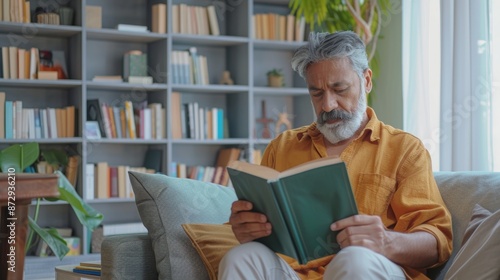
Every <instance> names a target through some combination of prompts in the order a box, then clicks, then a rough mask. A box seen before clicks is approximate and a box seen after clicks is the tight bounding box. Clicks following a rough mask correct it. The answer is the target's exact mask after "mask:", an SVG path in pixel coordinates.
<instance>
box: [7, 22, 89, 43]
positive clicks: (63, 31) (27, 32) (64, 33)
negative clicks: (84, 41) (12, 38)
mask: <svg viewBox="0 0 500 280" xmlns="http://www.w3.org/2000/svg"><path fill="white" fill-rule="evenodd" d="M0 32H1V33H16V34H19V35H22V36H24V37H26V39H29V38H32V37H35V36H47V37H72V36H75V35H78V34H80V33H81V32H82V28H81V27H80V26H72V25H52V24H40V23H17V22H6V21H2V22H0Z"/></svg>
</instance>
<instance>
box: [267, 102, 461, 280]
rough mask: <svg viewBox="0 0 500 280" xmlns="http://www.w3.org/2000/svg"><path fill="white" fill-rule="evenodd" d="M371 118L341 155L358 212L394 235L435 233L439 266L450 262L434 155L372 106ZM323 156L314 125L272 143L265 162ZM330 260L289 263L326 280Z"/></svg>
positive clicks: (417, 274) (286, 164) (415, 275)
mask: <svg viewBox="0 0 500 280" xmlns="http://www.w3.org/2000/svg"><path fill="white" fill-rule="evenodd" d="M367 114H368V118H369V121H368V123H367V125H366V127H365V128H364V129H363V131H362V133H361V134H360V135H359V137H357V138H356V139H355V140H354V141H352V142H351V143H350V144H349V145H348V146H347V147H346V148H345V150H344V151H343V152H342V153H341V154H340V157H341V159H342V160H343V161H344V162H345V163H346V165H347V169H348V173H349V178H350V181H351V184H352V189H353V193H354V196H355V199H356V203H357V205H358V210H359V212H360V213H361V214H367V215H377V216H380V217H381V218H382V221H383V223H384V225H385V226H386V227H387V228H388V229H391V230H394V231H398V232H405V233H410V232H415V231H426V232H428V233H430V234H432V235H434V236H435V237H436V240H437V248H438V252H439V259H438V263H437V264H435V265H439V264H441V263H443V262H445V261H446V260H447V259H448V258H449V257H450V254H451V250H452V228H451V216H450V213H449V212H448V210H447V209H446V207H445V204H444V202H443V200H442V198H441V195H440V193H439V190H438V188H437V185H436V181H435V180H434V176H433V174H432V167H431V160H430V156H429V153H428V152H427V150H426V149H425V147H424V146H423V144H422V142H421V141H420V140H419V139H417V138H416V137H415V136H413V135H411V134H409V133H406V132H404V131H402V130H399V129H395V128H393V127H391V126H389V125H386V124H384V123H383V122H381V121H379V120H378V119H377V116H376V115H375V112H374V111H373V110H372V109H371V108H367ZM322 157H327V153H326V147H325V145H324V142H323V135H322V134H321V133H320V132H319V130H318V129H317V128H316V123H313V124H311V125H309V126H304V127H300V128H297V129H293V130H289V131H285V132H284V133H282V134H281V135H279V136H278V137H277V138H275V139H273V140H272V141H271V143H270V144H269V145H268V147H267V148H266V151H265V152H264V155H263V158H262V162H261V164H262V165H265V166H269V167H272V168H274V169H276V170H278V171H283V170H286V169H288V168H291V167H293V166H296V165H298V164H301V163H303V162H306V161H310V160H313V159H317V158H322ZM424 210H425V211H424ZM329 260H331V258H330V259H326V260H318V261H317V262H314V261H313V262H312V264H308V265H305V266H300V265H298V264H297V263H296V262H293V260H290V259H287V261H289V263H290V264H291V265H292V267H293V268H294V269H295V270H296V271H298V272H300V274H301V275H300V276H301V277H302V278H303V279H321V275H322V273H323V271H324V267H323V266H324V265H326V264H328V262H329ZM403 268H404V270H405V272H406V274H407V277H408V278H411V279H427V277H426V276H425V275H424V273H425V270H417V269H412V268H409V267H403Z"/></svg>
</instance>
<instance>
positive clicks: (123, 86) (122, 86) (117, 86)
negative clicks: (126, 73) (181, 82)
mask: <svg viewBox="0 0 500 280" xmlns="http://www.w3.org/2000/svg"><path fill="white" fill-rule="evenodd" d="M86 84H87V88H88V89H106V90H134V89H138V88H140V89H145V90H147V91H157V90H166V89H167V85H166V84H157V83H154V84H147V85H143V84H130V83H126V82H94V81H87V82H86Z"/></svg>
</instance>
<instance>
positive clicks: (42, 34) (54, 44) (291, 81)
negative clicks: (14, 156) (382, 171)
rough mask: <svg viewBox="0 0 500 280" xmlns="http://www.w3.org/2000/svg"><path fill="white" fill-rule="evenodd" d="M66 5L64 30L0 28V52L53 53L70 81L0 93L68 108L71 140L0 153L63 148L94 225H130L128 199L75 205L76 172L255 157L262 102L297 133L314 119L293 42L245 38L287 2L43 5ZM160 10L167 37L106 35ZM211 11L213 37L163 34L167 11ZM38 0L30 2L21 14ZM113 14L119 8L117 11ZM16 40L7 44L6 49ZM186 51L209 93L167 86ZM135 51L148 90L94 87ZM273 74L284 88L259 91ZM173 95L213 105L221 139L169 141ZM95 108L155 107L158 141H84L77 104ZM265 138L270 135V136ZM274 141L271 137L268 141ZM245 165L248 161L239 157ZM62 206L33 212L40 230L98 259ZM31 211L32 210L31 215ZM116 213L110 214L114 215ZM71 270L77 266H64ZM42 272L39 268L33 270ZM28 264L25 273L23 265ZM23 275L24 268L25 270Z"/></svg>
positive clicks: (26, 103) (261, 142)
mask: <svg viewBox="0 0 500 280" xmlns="http://www.w3.org/2000/svg"><path fill="white" fill-rule="evenodd" d="M59 3H64V4H67V6H69V7H71V8H73V10H74V25H48V24H35V23H15V22H6V21H1V22H0V47H3V46H17V47H19V48H25V49H28V48H31V47H37V48H40V49H57V50H63V51H64V53H65V56H66V61H67V66H68V72H69V77H70V79H67V80H53V81H51V80H21V79H18V80H15V79H0V92H5V93H6V100H7V101H13V100H22V101H23V107H25V108H46V107H64V106H70V105H71V106H75V108H76V109H77V117H76V119H77V127H76V135H75V137H71V138H56V139H0V148H5V147H7V146H8V145H10V144H13V143H26V142H32V141H36V142H39V143H40V148H41V149H44V148H64V149H66V150H68V151H71V152H72V153H74V154H78V155H80V157H81V162H80V165H79V176H78V182H77V186H76V188H77V191H78V193H79V194H80V195H82V197H84V199H85V200H86V201H87V202H88V203H90V204H91V205H92V206H93V207H95V208H96V209H97V210H99V211H101V212H103V214H104V216H105V219H104V223H122V222H123V223H129V222H137V221H140V218H139V215H138V212H137V209H136V208H135V205H134V203H135V202H134V200H133V199H130V198H110V199H92V198H88V197H85V195H84V193H85V186H86V185H87V182H86V178H85V176H82V175H84V174H86V163H95V162H99V161H107V162H108V163H109V165H110V166H112V165H115V166H116V165H130V166H141V165H142V163H143V159H144V155H145V153H146V151H147V150H148V149H159V150H160V151H161V153H162V159H163V160H162V172H163V173H166V174H169V166H170V165H171V164H172V163H174V162H181V163H184V164H187V165H190V164H192V165H213V164H214V162H215V158H216V155H217V151H218V150H219V149H220V148H221V147H234V146H235V147H241V148H243V149H245V150H253V149H261V150H263V149H264V148H265V147H266V145H267V144H268V143H269V141H270V139H263V138H261V137H259V130H261V129H262V128H261V127H260V124H259V123H258V122H256V119H258V118H260V117H261V115H262V107H261V104H262V103H261V102H262V101H265V102H266V116H267V117H271V118H274V119H276V118H277V117H278V115H277V114H278V113H280V112H283V111H286V112H287V113H289V114H291V115H292V124H293V126H294V127H298V126H302V125H307V124H309V123H311V122H312V121H313V119H314V115H313V110H312V106H311V104H310V100H309V96H308V94H307V89H306V88H305V83H304V81H303V79H302V78H300V77H299V76H298V75H297V74H295V73H294V72H293V70H292V69H291V66H290V59H291V57H292V55H293V52H294V50H295V49H296V48H297V47H299V46H300V45H301V44H303V43H302V42H284V41H272V40H260V39H255V38H254V37H253V36H252V29H253V26H252V15H254V14H257V13H277V14H282V15H286V14H288V13H289V9H288V1H284V0H267V1H265V0H255V1H227V2H225V1H222V0H221V1H202V0H190V1H180V0H163V1H141V0H125V1H123V0H108V1H98V0H78V1H63V2H60V1H52V2H50V5H54V6H53V8H57V7H58V6H57V5H59ZM155 3H165V4H166V5H167V29H166V30H167V32H166V33H164V34H159V33H152V32H148V33H138V32H127V31H118V30H116V28H115V27H116V25H117V24H119V23H125V24H136V25H145V26H148V29H149V30H151V20H150V18H151V6H152V5H153V4H155ZM181 3H182V4H187V5H198V6H207V5H209V4H212V5H215V6H216V7H217V8H218V9H217V11H218V12H219V14H218V23H219V27H220V35H219V36H212V35H193V34H180V33H173V32H172V30H173V29H172V24H171V22H170V21H171V19H172V7H173V6H174V5H178V4H181ZM43 4H45V5H47V2H46V1H39V0H38V1H30V6H31V11H32V13H33V11H34V8H35V7H36V6H37V5H43ZM87 5H92V6H101V7H102V28H101V29H96V28H87V27H86V22H85V21H86V15H85V7H86V6H87ZM117 7H119V8H117ZM13 38H16V40H13ZM189 47H196V48H197V52H198V53H199V54H202V55H204V56H206V57H207V64H208V67H209V69H210V71H209V81H210V84H209V85H203V86H202V85H186V84H172V83H169V81H170V80H171V76H170V75H171V73H172V72H173V70H174V69H173V67H174V66H173V63H172V57H171V54H172V51H174V50H186V49H188V48H189ZM132 49H133V50H141V51H143V52H144V53H147V54H148V68H149V74H150V75H151V76H152V77H153V84H149V85H135V84H128V83H112V82H94V81H92V78H93V77H94V76H97V75H121V74H122V57H123V53H125V52H126V51H129V50H132ZM272 68H280V69H282V70H283V73H284V81H285V87H282V88H270V87H267V86H266V84H267V77H266V72H267V71H269V70H270V69H272ZM224 70H229V71H230V73H231V78H232V79H233V81H234V85H219V84H218V83H219V79H220V76H221V74H222V72H223V71H224ZM174 92H179V93H181V99H182V102H183V103H185V102H193V101H197V102H199V103H200V105H202V106H210V107H211V106H216V107H220V108H222V109H223V110H224V113H225V114H226V116H227V119H228V130H229V137H228V138H224V139H218V140H196V139H174V138H173V137H172V130H171V127H172V119H173V118H174V116H172V115H171V114H169V112H171V108H172V106H173V104H172V93H174ZM90 99H99V101H101V102H106V103H108V104H118V105H121V104H122V103H123V101H125V100H132V101H133V102H141V101H147V102H148V103H153V102H156V103H160V104H162V107H163V108H166V127H165V129H166V136H165V137H162V138H161V139H148V140H145V139H125V138H124V139H117V138H111V139H110V138H101V139H88V138H86V137H85V135H84V130H83V128H84V124H85V120H86V116H87V115H86V113H87V112H86V110H87V107H86V105H87V100H90ZM271 131H273V132H274V128H273V127H271ZM273 136H274V135H273ZM247 159H249V160H250V157H247ZM68 207H69V206H68V205H67V204H64V203H43V205H42V211H41V214H40V215H41V216H40V217H39V224H40V225H41V226H53V227H71V228H73V232H74V235H75V236H78V237H80V238H81V240H82V255H81V256H80V258H82V259H85V260H91V259H99V258H100V256H99V255H98V254H92V253H91V252H90V251H89V250H90V234H89V232H87V231H86V230H85V229H84V228H82V226H81V225H80V223H79V222H78V220H77V218H76V217H75V216H74V215H73V214H68V213H70V212H71V211H69V209H68ZM31 210H32V209H31ZM117 213H119V214H117ZM68 259H72V260H73V262H77V261H75V259H78V257H71V258H68ZM47 262H52V263H53V265H52V266H51V267H50V268H51V269H49V270H47V271H50V272H49V273H53V269H52V268H53V267H54V266H55V265H59V264H60V262H59V260H57V259H56V258H55V257H54V258H50V257H49V258H43V260H42V258H37V257H29V258H28V259H27V265H26V271H25V273H26V275H43V273H42V272H40V271H42V270H43V267H46V266H47V265H46V263H47ZM42 263H43V264H44V265H41V264H42ZM30 264H31V265H30ZM30 267H31V268H33V269H32V270H30Z"/></svg>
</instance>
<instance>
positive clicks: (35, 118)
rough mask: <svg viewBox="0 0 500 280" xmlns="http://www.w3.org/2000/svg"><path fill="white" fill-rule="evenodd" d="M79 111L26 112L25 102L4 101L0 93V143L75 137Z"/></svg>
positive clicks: (60, 109) (70, 107)
mask: <svg viewBox="0 0 500 280" xmlns="http://www.w3.org/2000/svg"><path fill="white" fill-rule="evenodd" d="M75 111H76V109H75V107H74V106H67V107H64V108H44V109H42V108H23V102H22V101H5V93H4V92H0V139H54V138H65V137H75V136H76V134H75V132H76V129H75V126H76V122H75V118H76V112H75Z"/></svg>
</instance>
